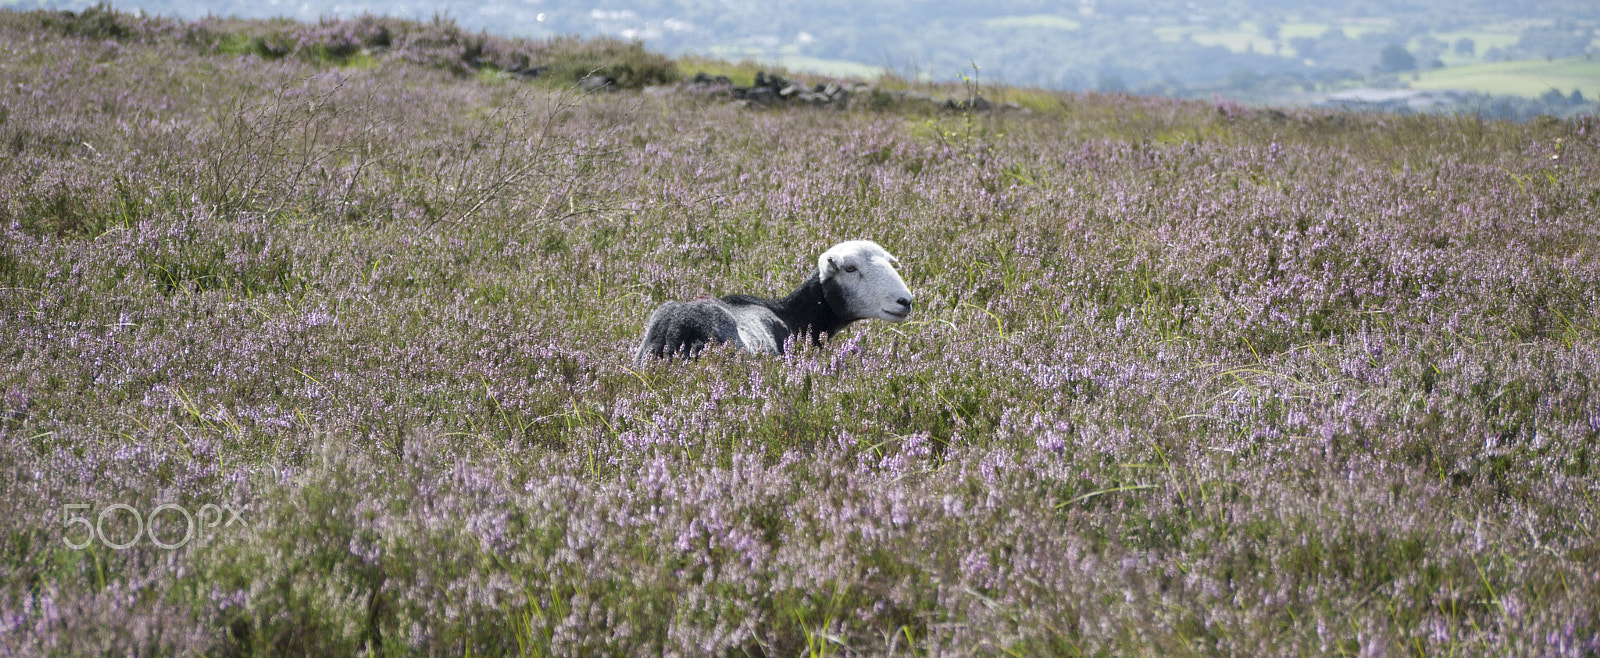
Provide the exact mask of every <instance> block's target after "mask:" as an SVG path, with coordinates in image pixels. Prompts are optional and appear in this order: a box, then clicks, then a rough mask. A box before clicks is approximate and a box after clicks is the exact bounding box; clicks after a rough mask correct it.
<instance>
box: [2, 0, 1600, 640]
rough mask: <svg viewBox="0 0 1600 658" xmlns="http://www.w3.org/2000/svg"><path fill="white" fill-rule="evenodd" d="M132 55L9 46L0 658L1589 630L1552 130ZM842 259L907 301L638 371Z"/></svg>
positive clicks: (370, 22)
mask: <svg viewBox="0 0 1600 658" xmlns="http://www.w3.org/2000/svg"><path fill="white" fill-rule="evenodd" d="M164 29H165V30H166V31H162V32H151V33H150V36H148V37H145V38H141V39H122V40H120V41H119V40H115V39H113V40H111V41H110V42H107V41H106V39H105V38H102V37H99V36H94V35H86V34H84V33H82V32H72V31H66V30H62V29H55V28H50V27H49V26H48V25H43V23H42V22H41V21H40V20H39V19H38V14H36V13H34V14H16V13H10V12H0V43H4V44H7V45H5V46H4V47H0V89H3V90H5V93H4V94H0V149H4V153H5V154H6V157H5V158H0V328H3V331H0V354H3V355H4V356H5V357H6V358H4V359H0V508H3V509H5V510H7V511H8V513H7V514H4V515H0V653H3V654H7V655H10V654H19V655H31V654H50V653H53V654H80V653H90V652H94V653H173V654H216V653H229V652H239V653H291V652H292V653H316V654H354V653H377V652H380V651H385V652H396V653H400V652H404V653H426V654H466V653H469V652H470V653H474V654H504V653H513V652H515V653H519V654H559V655H572V654H601V653H603V654H672V655H706V654H725V653H739V652H749V653H756V652H760V653H764V654H769V655H770V654H786V655H793V654H798V653H814V654H820V653H824V652H829V651H837V652H842V653H855V654H888V653H897V652H901V651H909V652H920V653H937V654H951V655H968V654H982V655H992V654H998V653H1003V652H1007V653H1021V654H1029V655H1037V654H1069V653H1071V654H1122V653H1134V652H1142V653H1161V654H1168V653H1205V654H1245V653H1249V654H1269V655H1306V654H1329V653H1358V654H1373V655H1376V654H1391V653H1403V652H1416V653H1422V654H1446V653H1459V654H1469V655H1477V654H1495V655H1541V656H1544V655H1570V656H1584V655H1593V654H1595V653H1596V652H1597V651H1600V621H1597V620H1600V607H1597V606H1600V604H1597V602H1600V540H1597V536H1596V534H1595V533H1594V530H1593V529H1594V528H1595V527H1596V524H1597V523H1600V519H1597V518H1596V510H1597V507H1596V505H1595V501H1596V500H1600V452H1597V450H1600V412H1597V411H1596V409H1600V378H1597V377H1596V373H1600V260H1597V259H1596V255H1595V253H1594V245H1596V244H1600V194H1596V193H1595V189H1594V183H1593V181H1595V180H1600V134H1597V133H1596V128H1595V126H1594V125H1593V122H1592V121H1586V120H1577V121H1566V122H1539V123H1529V124H1513V123H1502V122H1484V121H1479V120H1476V119H1472V118H1467V117H1459V118H1440V117H1378V116H1366V115H1351V114H1331V113H1298V112H1291V113H1287V114H1284V113H1261V112H1257V111H1255V110H1252V109H1250V108H1247V107H1241V106H1234V105H1228V106H1226V107H1216V106H1213V105H1208V104H1195V103H1187V102H1180V101H1174V100H1165V99H1149V98H1135V97H1128V96H1123V95H1115V96H1099V95H1061V96H1058V97H1054V99H1053V100H1054V102H1055V103H1056V107H1054V108H1052V109H1051V111H1039V112H1035V113H1033V114H1031V115H1020V114H994V115H988V114H985V115H972V116H960V115H954V116H938V117H933V118H928V117H908V116H904V115H899V114H895V113H893V112H892V111H868V110H864V109H861V110H852V111H847V112H836V111H810V110H807V109H803V108H790V109H781V110H772V111H746V110H741V109H738V108H734V107H732V106H727V105H721V104H706V102H705V100H704V99H700V98H695V97H693V95H692V94H647V95H632V94H595V95H588V96H575V95H573V94H571V93H564V92H561V91H554V90H545V89H542V88H538V87H532V86H529V85H525V84H522V83H520V82H518V81H515V80H510V79H506V78H503V77H491V76H478V77H463V76H457V75H452V74H451V73H449V72H448V71H445V70H441V69H440V68H438V67H436V66H434V65H433V64H430V63H427V62H423V61H422V60H418V61H419V62H422V63H424V64H426V65H421V66H418V65H412V64H408V63H406V61H405V60H404V58H399V59H394V58H387V59H384V60H383V62H382V63H380V64H379V65H375V66H371V67H354V68H347V69H342V68H328V67H327V66H326V65H325V63H322V62H317V61H312V60H309V59H303V58H298V57H284V58H281V59H275V60H274V59H268V58H263V57H259V56H251V55H246V56H238V55H237V54H226V53H225V52H223V49H212V50H207V49H201V48H195V47H194V44H195V43H196V39H195V38H194V36H193V35H194V34H195V33H196V32H197V31H201V30H210V31H211V32H209V34H212V36H213V37H218V38H219V39H220V38H221V36H226V35H228V34H235V33H237V34H251V32H250V30H258V31H267V30H269V29H270V30H278V31H280V32H287V31H293V32H295V33H296V34H299V35H301V36H302V37H304V40H303V42H300V43H301V44H302V45H301V46H299V47H300V48H302V49H304V48H307V47H311V46H309V45H307V44H314V45H316V47H322V48H329V49H331V50H340V49H347V48H353V47H355V44H357V43H360V44H361V48H365V49H368V50H369V51H370V50H371V49H372V48H374V47H375V43H376V42H375V41H374V40H375V39H378V38H380V36H381V35H380V32H382V33H383V34H387V37H384V38H387V39H389V41H390V45H389V46H388V47H389V48H390V49H391V51H400V50H405V49H406V48H409V47H412V46H407V45H405V44H413V46H415V47H417V48H421V47H422V46H416V45H415V44H419V43H423V42H427V41H428V40H429V39H431V38H432V37H427V36H426V35H427V34H430V33H431V32H430V31H438V30H444V29H445V28H442V27H439V26H436V25H426V24H416V23H404V22H402V21H390V20H389V19H376V18H369V19H361V20H358V21H351V22H337V21H328V22H324V23H322V24H319V25H315V26H311V25H291V26H285V25H280V24H257V23H237V24H235V23H224V22H220V21H219V22H215V23H210V24H207V23H200V24H188V25H184V26H176V27H171V26H169V28H164ZM219 35H220V36H219ZM440 38H441V39H443V37H440ZM226 42H227V40H226V39H222V40H221V41H219V43H226ZM440 43H441V44H442V43H443V42H442V41H441V42H440ZM452 43H454V42H452ZM496 44H498V45H496ZM435 45H437V46H438V47H440V48H444V47H446V46H448V47H450V48H455V47H457V46H455V45H449V44H445V45H439V44H435ZM568 46H573V44H565V43H555V42H552V43H543V44H530V43H526V42H512V41H506V42H505V43H503V44H501V43H498V42H495V43H490V44H488V45H486V46H485V47H484V48H485V52H488V51H490V50H493V49H494V48H505V49H507V51H506V52H512V51H516V50H517V49H524V51H525V52H526V53H528V54H529V57H530V58H531V57H533V54H534V53H535V51H539V49H553V48H559V47H568ZM430 47H431V46H430ZM573 47H576V46H573ZM418 52H420V51H418ZM518 52H523V51H518ZM540 52H544V51H540ZM546 56H548V53H546V54H544V55H540V57H546ZM452 57H457V58H458V59H459V53H458V54H457V55H452ZM425 59H426V58H425ZM530 61H533V60H530ZM1001 91H1004V90H1001ZM1002 101H1003V99H1002ZM1555 155H1559V157H1552V156H1555ZM851 238H871V239H873V240H876V241H878V242H880V243H882V244H884V245H886V246H888V247H889V248H890V249H891V250H892V251H894V252H895V253H896V254H897V255H898V256H900V257H901V259H902V264H903V266H904V269H903V275H904V278H905V279H906V281H907V282H908V284H909V285H910V287H911V288H912V290H913V291H914V292H915V293H916V295H917V312H916V315H915V316H914V317H913V321H912V322H908V323H905V324H900V325H887V324H881V323H871V322H868V323H861V324H857V325H854V326H852V327H851V328H850V329H849V330H848V331H847V332H846V333H845V334H844V335H842V336H840V337H838V338H836V339H835V340H834V341H833V342H831V343H830V344H828V345H826V346H824V347H823V348H821V349H810V348H808V347H805V346H794V348H793V349H791V350H789V351H788V353H787V354H786V355H784V356H781V357H753V356H750V355H746V354H742V353H739V352H737V351H734V350H732V349H728V348H726V347H716V348H712V349H710V350H708V351H707V353H706V354H705V355H704V356H702V357H701V358H700V359H698V360H696V361H694V362H681V361H664V362H660V363H654V364H650V365H647V366H646V367H644V368H638V367H636V366H635V365H634V363H633V361H632V353H633V346H634V345H635V342H636V340H637V337H638V336H637V333H638V331H639V329H640V326H641V323H642V322H643V320H644V318H645V317H646V316H647V315H648V313H649V312H650V311H651V310H652V309H653V308H654V307H655V306H656V305H658V304H659V303H660V302H662V301H665V300H681V299H687V298H692V297H695V296H698V295H702V294H711V295H722V294H729V293H751V294H760V295H767V296H772V295H779V294H782V293H785V292H787V291H788V290H790V289H792V288H794V287H795V286H797V285H798V284H799V283H800V281H801V280H802V279H803V278H804V277H805V275H806V273H807V271H808V268H811V267H814V266H815V264H814V263H815V261H814V259H815V257H816V254H817V253H818V250H820V249H823V248H825V247H826V246H827V245H830V244H833V243H834V242H837V241H840V240H844V239H851ZM168 505H170V506H176V507H181V508H182V509H184V510H188V511H190V512H195V513H197V512H198V511H199V510H201V509H202V508H203V507H204V506H206V505H213V506H216V508H218V509H221V508H227V509H229V510H232V511H235V512H237V514H238V515H239V517H240V520H241V521H242V523H239V524H234V525H221V524H217V525H207V524H206V523H205V522H203V521H200V522H197V523H196V524H195V526H194V530H193V532H192V541H189V542H187V543H185V544H184V545H183V546H181V547H178V548H172V549H169V548H164V547H162V546H160V545H158V544H156V543H154V542H153V541H152V540H151V539H150V538H151V537H160V538H173V537H177V536H182V535H183V533H184V532H185V526H184V524H183V519H182V518H180V517H179V516H178V515H177V514H176V513H173V512H168V513H164V514H162V515H159V516H157V515H155V514H152V512H153V511H154V510H157V509H158V508H161V507H162V506H168ZM114 506H126V507H127V508H128V510H122V509H121V508H114ZM168 509H171V508H168ZM107 510H111V512H110V513H107V512H106V511H107ZM119 510H120V511H119ZM129 510H131V511H129ZM134 513H138V514H140V515H141V516H140V517H139V519H138V521H140V522H141V523H143V524H144V525H145V526H146V527H143V528H139V527H136V526H135V524H134V518H133V515H134ZM146 517H148V518H146ZM84 522H87V523H88V524H89V525H90V530H93V533H92V534H91V533H89V532H86V530H85V528H84V525H83V523H84ZM136 530H138V531H141V532H145V533H146V534H145V535H142V536H139V537H138V538H137V539H138V540H137V541H134V542H133V543H131V544H128V545H127V547H126V548H121V549H119V548H114V547H113V546H112V544H119V545H120V544H121V543H123V542H125V541H126V540H127V539H128V538H130V537H135V531H136ZM102 534H103V535H104V539H102V537H101V535H102ZM86 540H87V541H88V545H87V546H85V547H83V548H73V546H75V545H81V544H83V542H85V541H86Z"/></svg>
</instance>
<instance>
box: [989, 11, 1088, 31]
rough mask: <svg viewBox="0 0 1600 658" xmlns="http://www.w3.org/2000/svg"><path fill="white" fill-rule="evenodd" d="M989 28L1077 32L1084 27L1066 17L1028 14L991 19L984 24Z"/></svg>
mask: <svg viewBox="0 0 1600 658" xmlns="http://www.w3.org/2000/svg"><path fill="white" fill-rule="evenodd" d="M983 24H984V26H985V27H989V28H1019V27H1036V28H1047V29H1052V30H1069V31H1070V30H1076V29H1078V28H1080V27H1083V24H1082V23H1079V22H1078V21H1075V20H1072V19H1070V18H1067V17H1064V16H1057V15H1055V14H1028V15H1026V16H1001V17H999V18H990V19H988V20H985V21H984V22H983Z"/></svg>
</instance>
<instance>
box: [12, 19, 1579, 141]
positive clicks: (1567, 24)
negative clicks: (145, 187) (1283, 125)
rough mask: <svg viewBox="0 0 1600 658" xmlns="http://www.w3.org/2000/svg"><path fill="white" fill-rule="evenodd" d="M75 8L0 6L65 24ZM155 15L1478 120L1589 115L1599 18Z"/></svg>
mask: <svg viewBox="0 0 1600 658" xmlns="http://www.w3.org/2000/svg"><path fill="white" fill-rule="evenodd" d="M93 4H94V3H92V2H87V1H85V0H71V1H61V0H5V1H3V2H0V6H8V7H11V8H13V9H17V10H26V9H34V8H47V9H49V8H53V9H81V8H84V7H88V6H91V5H93ZM113 6H115V7H116V8H117V9H121V10H125V11H143V12H145V13H146V14H151V15H160V16H167V17H181V18H190V19H192V18H199V17H204V16H208V15H213V16H238V17H241V18H275V17H286V18H293V19H296V20H301V21H313V22H314V21H316V20H319V19H322V18H333V17H342V18H352V17H356V16H359V15H361V14H367V13H370V14H380V15H387V16H393V17H399V18H412V19H422V20H428V19H432V18H434V17H441V18H446V19H450V20H453V21H454V22H456V23H457V24H459V25H461V26H462V27H464V28H468V29H471V30H483V31H488V32H490V33H493V34H497V35H501V36H511V37H527V38H533V39H541V38H550V37H556V36H565V35H578V36H584V37H594V36H610V37H615V38H620V39H625V40H638V41H642V42H643V43H644V44H645V46H646V47H647V48H649V49H651V50H654V51H658V52H664V53H666V54H669V55H674V56H684V55H699V56H706V57H713V58H717V59H726V60H731V61H745V60H749V61H753V62H756V63H760V64H765V65H770V66H778V67H783V68H786V69H789V70H794V71H808V72H814V73H822V74H826V75H835V76H841V77H846V76H847V77H861V78H871V77H874V76H877V75H880V74H882V73H885V72H890V73H895V74H898V75H901V76H904V77H907V78H911V79H922V80H928V81H935V82H949V81H956V80H962V79H963V78H967V79H976V80H978V81H979V82H980V83H991V82H993V83H1004V84H1009V85H1023V86H1039V87H1044V88H1049V89H1058V90H1069V91H1088V90H1094V91H1112V92H1128V93H1133V94H1140V95H1160V96H1170V97H1180V98H1204V99H1210V98H1213V97H1221V98H1227V99H1231V100H1235V101H1239V102H1245V103H1257V104H1270V105H1279V106H1302V107H1303V106H1326V107H1354V108H1357V109H1381V110H1391V111H1392V110H1399V111H1407V110H1413V111H1454V110H1467V111H1476V112H1479V113H1482V114H1488V115H1494V116H1507V117H1513V118H1527V117H1530V116H1535V115H1549V116H1571V115H1574V114H1580V113H1592V112H1593V109H1594V107H1595V106H1594V100H1595V99H1596V98H1597V97H1600V57H1597V54H1600V3H1596V2H1592V1H1587V0H1532V1H1527V2H1515V3H1506V2H1492V1H1489V0H1467V1H1465V2H1444V1H1440V0H1421V1H1415V2H1400V1H1393V2H1388V1H1376V0H1374V1H1363V0H1355V1H1350V2H1341V3H1332V4H1330V3H1318V2H1308V1H1305V0H1287V1H1277V0H1273V1H1270V2H1269V1H1265V0H1123V1H1121V2H1105V1H1102V0H1070V1H1066V2H1062V1H1044V0H1008V1H1004V2H993V1H978V0H953V1H941V2H929V1H926V0H869V1H866V2H861V1H850V2H846V1H842V0H818V1H814V2H785V1H782V0H715V1H712V0H606V1H604V2H588V3H567V2H554V1H550V0H496V1H491V2H449V1H445V0H433V1H417V0H393V1H385V0H372V1H360V0H357V1H353V2H352V1H328V0H305V1H296V0H250V1H245V0H222V1H215V0H206V1H200V0H133V1H126V2H116V3H114V4H113Z"/></svg>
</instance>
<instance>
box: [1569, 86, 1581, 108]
mask: <svg viewBox="0 0 1600 658" xmlns="http://www.w3.org/2000/svg"><path fill="white" fill-rule="evenodd" d="M1567 101H1568V102H1570V103H1572V104H1573V105H1582V104H1583V92H1581V91H1578V90H1577V89H1573V90H1572V95H1571V96H1569V97H1568V98H1567Z"/></svg>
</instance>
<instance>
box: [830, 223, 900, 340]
mask: <svg viewBox="0 0 1600 658" xmlns="http://www.w3.org/2000/svg"><path fill="white" fill-rule="evenodd" d="M899 262H900V259H898V258H895V257H894V256H893V255H891V254H890V253H889V252H888V251H885V250H884V248H883V247H880V246H878V243H876V242H873V241H871V240H851V241H849V242H841V243H839V244H836V245H834V246H833V247H832V248H830V249H828V250H827V251H824V252H822V255H821V256H818V257H817V276H818V277H819V278H820V279H821V280H822V282H823V283H824V284H827V283H828V282H829V281H832V282H834V284H836V285H837V286H838V291H839V293H840V297H841V298H842V299H841V300H840V301H841V302H842V303H843V308H837V309H835V310H836V311H838V312H839V313H840V314H842V315H845V316H846V317H847V318H849V319H851V320H865V319H868V318H877V319H879V320H888V321H890V322H905V321H906V318H909V317H911V299H912V298H911V290H909V289H908V288H906V282H905V280H903V279H901V278H900V272H899V271H897V270H896V269H895V264H896V263H899Z"/></svg>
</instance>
